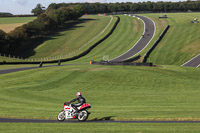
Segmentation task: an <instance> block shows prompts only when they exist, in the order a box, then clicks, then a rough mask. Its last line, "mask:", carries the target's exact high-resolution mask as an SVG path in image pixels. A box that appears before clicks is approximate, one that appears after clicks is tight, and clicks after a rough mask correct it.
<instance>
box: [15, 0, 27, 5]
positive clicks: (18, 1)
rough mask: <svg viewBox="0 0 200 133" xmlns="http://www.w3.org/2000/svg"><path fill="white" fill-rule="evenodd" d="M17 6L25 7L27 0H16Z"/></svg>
mask: <svg viewBox="0 0 200 133" xmlns="http://www.w3.org/2000/svg"><path fill="white" fill-rule="evenodd" d="M16 2H17V4H20V5H26V4H27V3H28V0H16Z"/></svg>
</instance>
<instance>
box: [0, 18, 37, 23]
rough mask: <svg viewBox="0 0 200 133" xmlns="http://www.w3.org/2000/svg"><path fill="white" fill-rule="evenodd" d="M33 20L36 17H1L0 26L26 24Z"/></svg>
mask: <svg viewBox="0 0 200 133" xmlns="http://www.w3.org/2000/svg"><path fill="white" fill-rule="evenodd" d="M34 19H36V17H3V18H0V24H16V23H27V22H30V21H33V20H34Z"/></svg>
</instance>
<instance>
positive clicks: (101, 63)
mask: <svg viewBox="0 0 200 133" xmlns="http://www.w3.org/2000/svg"><path fill="white" fill-rule="evenodd" d="M90 64H93V65H109V66H154V65H153V63H141V62H137V63H132V62H110V61H100V62H96V61H91V62H90Z"/></svg>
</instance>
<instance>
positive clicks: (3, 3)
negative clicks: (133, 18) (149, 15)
mask: <svg viewBox="0 0 200 133" xmlns="http://www.w3.org/2000/svg"><path fill="white" fill-rule="evenodd" d="M142 1H149V0H142ZM142 1H141V0H0V12H10V13H12V14H30V13H31V10H32V9H33V8H35V7H36V5H37V4H38V3H40V4H42V5H43V6H45V7H48V5H49V4H51V3H62V2H65V3H70V2H73V3H74V2H102V3H110V2H112V3H114V2H142ZM150 1H154V2H155V1H161V0H150ZM162 1H169V0H162ZM171 1H180V0H171Z"/></svg>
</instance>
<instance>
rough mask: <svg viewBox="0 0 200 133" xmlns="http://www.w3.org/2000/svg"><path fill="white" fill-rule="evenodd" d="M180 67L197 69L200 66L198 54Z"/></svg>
mask: <svg viewBox="0 0 200 133" xmlns="http://www.w3.org/2000/svg"><path fill="white" fill-rule="evenodd" d="M182 66H187V67H196V68H197V67H199V66H200V54H199V55H197V56H195V57H194V58H192V59H191V60H189V61H187V62H186V63H184V64H183V65H182Z"/></svg>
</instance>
